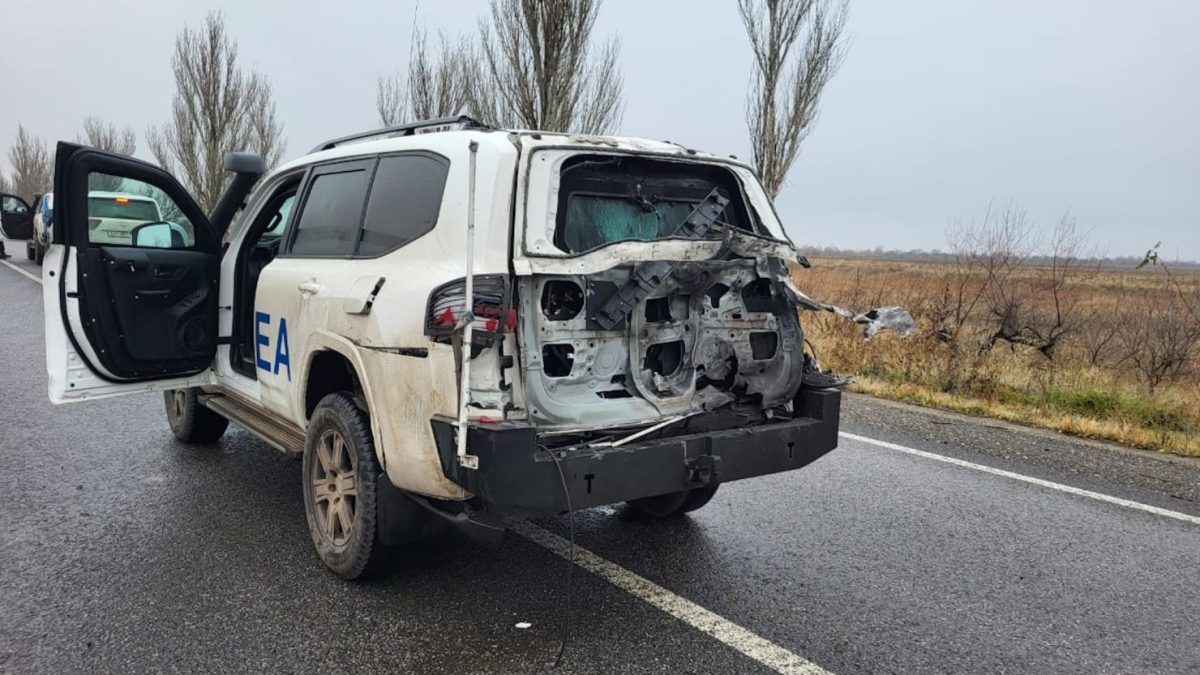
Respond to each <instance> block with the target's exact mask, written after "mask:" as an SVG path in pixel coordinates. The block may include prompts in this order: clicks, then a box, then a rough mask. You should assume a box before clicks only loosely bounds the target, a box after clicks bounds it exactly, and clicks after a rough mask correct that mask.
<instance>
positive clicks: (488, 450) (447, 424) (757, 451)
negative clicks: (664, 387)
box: [432, 389, 841, 515]
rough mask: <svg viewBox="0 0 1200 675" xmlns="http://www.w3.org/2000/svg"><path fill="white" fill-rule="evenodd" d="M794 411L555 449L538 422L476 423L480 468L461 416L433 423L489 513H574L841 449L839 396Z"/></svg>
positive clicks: (806, 398) (446, 466) (811, 398)
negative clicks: (471, 462) (472, 459)
mask: <svg viewBox="0 0 1200 675" xmlns="http://www.w3.org/2000/svg"><path fill="white" fill-rule="evenodd" d="M795 409H796V417H795V418H792V419H787V420H780V421H769V422H765V423H760V424H756V425H753V426H745V427H738V428H732V429H724V430H721V431H706V432H702V433H687V434H683V435H678V436H668V437H665V438H656V439H653V440H636V441H633V442H631V443H628V444H626V445H622V446H619V447H616V448H605V447H599V448H592V447H585V446H575V447H568V448H558V449H555V450H553V451H549V450H545V449H543V446H544V445H545V443H539V439H538V434H537V429H536V428H534V427H531V426H527V425H521V424H514V423H503V424H478V425H473V426H471V428H470V430H469V432H468V433H469V436H468V437H467V447H468V449H469V452H470V453H471V454H473V455H475V456H476V457H478V458H479V468H478V469H474V470H473V469H467V468H465V467H462V466H459V464H458V462H457V457H456V455H455V433H456V430H455V426H454V424H453V422H451V421H448V420H441V419H434V420H432V424H433V433H434V437H435V439H436V440H437V445H438V453H439V454H440V456H441V461H442V471H443V472H444V473H445V475H446V477H447V478H449V479H450V480H451V481H453V482H454V483H456V484H458V485H460V486H462V487H463V488H465V489H467V490H469V491H470V492H472V493H473V494H475V496H476V497H478V498H479V499H480V500H481V501H482V502H483V503H484V504H485V505H486V506H487V507H488V508H489V510H492V511H495V512H498V513H506V514H513V515H535V514H545V513H561V512H564V511H567V510H568V506H567V505H568V503H569V504H570V509H572V510H575V509H584V508H589V507H592V506H601V505H603V504H613V503H616V502H622V501H626V500H629V499H637V498H639V497H651V496H654V495H661V494H667V493H670V492H678V491H680V490H686V489H689V488H695V487H702V486H705V485H711V484H713V483H717V482H720V483H725V482H729V481H733V480H738V479H741V478H750V477H753V476H762V475H765V474H770V473H777V472H779V471H788V470H790V469H799V468H800V467H802V466H804V465H806V464H808V463H810V462H812V461H813V460H815V459H817V458H818V457H820V456H821V455H824V454H825V453H827V452H829V451H830V450H833V449H834V448H835V447H837V439H838V436H837V431H838V417H839V414H840V409H841V393H840V392H838V391H837V390H833V389H829V390H803V391H801V392H800V394H799V395H798V396H797V397H796V406H795ZM551 452H553V453H554V456H551V454H550V453H551ZM556 458H557V460H558V462H557V464H558V466H556V465H555V459H556ZM559 467H561V469H562V476H561V478H560V476H559ZM564 483H565V485H564ZM568 496H569V500H568Z"/></svg>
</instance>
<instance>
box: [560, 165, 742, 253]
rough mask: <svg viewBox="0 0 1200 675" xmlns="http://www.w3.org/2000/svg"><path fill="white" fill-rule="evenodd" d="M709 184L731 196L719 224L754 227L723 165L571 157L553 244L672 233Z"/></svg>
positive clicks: (576, 245) (587, 245)
mask: <svg viewBox="0 0 1200 675" xmlns="http://www.w3.org/2000/svg"><path fill="white" fill-rule="evenodd" d="M713 189H716V190H717V191H718V192H719V193H720V194H721V196H723V197H725V198H726V199H728V200H729V206H727V207H726V209H725V212H724V213H722V214H721V220H720V223H721V224H723V225H728V226H731V227H736V228H739V229H742V230H747V231H750V232H755V231H757V229H758V228H757V227H756V225H755V224H754V223H753V221H752V220H751V217H750V215H749V214H750V212H749V211H748V209H747V206H746V203H745V200H744V199H743V197H742V193H741V189H740V186H739V184H738V182H737V178H736V177H735V176H734V175H733V174H732V173H731V172H729V171H728V170H726V169H724V168H722V167H719V166H714V165H710V164H701V163H694V162H693V163H689V162H672V161H666V160H658V159H648V158H644V157H620V156H611V155H609V156H606V155H583V156H580V157H574V158H572V159H570V160H568V161H567V162H565V163H564V164H563V168H562V173H561V180H560V183H559V194H558V204H559V207H558V222H557V223H556V227H555V236H554V238H555V244H556V245H557V246H558V247H559V248H560V249H563V250H565V251H567V252H569V253H582V252H584V251H590V250H593V249H596V248H599V247H601V246H606V245H608V244H612V243H614V242H618V241H630V240H633V241H653V240H655V239H663V238H666V237H671V236H673V235H674V234H675V232H676V230H678V229H679V226H680V225H682V224H683V221H684V220H686V219H687V217H688V214H690V213H691V212H692V209H694V208H695V207H696V205H698V204H699V203H700V202H701V201H703V200H704V197H705V196H707V195H708V193H710V192H711V191H712V190H713ZM714 236H718V235H714Z"/></svg>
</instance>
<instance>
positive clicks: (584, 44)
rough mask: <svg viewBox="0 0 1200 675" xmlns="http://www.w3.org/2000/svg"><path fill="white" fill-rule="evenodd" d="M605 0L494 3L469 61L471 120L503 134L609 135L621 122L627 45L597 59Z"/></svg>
mask: <svg viewBox="0 0 1200 675" xmlns="http://www.w3.org/2000/svg"><path fill="white" fill-rule="evenodd" d="M600 4H601V2H600V0H492V2H491V15H490V19H491V20H490V22H488V21H486V20H482V21H480V26H479V47H478V50H477V53H474V54H472V55H470V56H469V57H467V65H468V66H469V68H470V72H469V77H468V79H467V82H468V90H467V100H468V107H469V109H470V111H471V114H472V115H474V116H476V117H478V118H479V119H480V120H481V121H483V122H486V123H488V124H491V125H493V126H500V127H513V128H526V129H544V130H547V131H571V132H579V133H589V134H603V133H609V132H611V131H613V130H614V129H615V128H616V126H617V124H618V123H619V122H620V119H621V112H622V96H623V93H622V92H623V88H624V84H623V82H622V78H621V73H620V71H619V70H618V68H617V59H618V57H619V56H620V51H621V48H620V44H619V43H618V42H617V40H615V39H613V40H609V41H608V42H606V43H604V44H603V45H602V46H601V47H600V48H599V50H598V51H596V52H595V53H594V52H593V49H592V43H591V35H592V29H593V28H594V27H595V23H596V16H597V13H598V12H599V9H600Z"/></svg>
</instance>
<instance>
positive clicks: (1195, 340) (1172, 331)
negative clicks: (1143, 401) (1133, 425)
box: [1117, 275, 1200, 392]
mask: <svg viewBox="0 0 1200 675" xmlns="http://www.w3.org/2000/svg"><path fill="white" fill-rule="evenodd" d="M1194 296H1195V297H1194V298H1192V299H1189V298H1188V297H1187V296H1186V294H1184V293H1180V292H1176V289H1175V288H1174V287H1173V285H1172V280H1171V279H1170V278H1167V277H1166V276H1165V275H1164V279H1163V285H1162V291H1161V293H1159V294H1158V297H1157V298H1156V299H1148V300H1147V301H1145V302H1128V303H1123V304H1122V305H1121V306H1120V308H1119V309H1118V312H1119V314H1120V316H1121V319H1122V320H1121V324H1122V327H1123V329H1122V331H1121V332H1120V333H1119V335H1118V337H1117V340H1118V341H1119V343H1120V345H1121V347H1122V351H1123V352H1124V358H1125V359H1127V360H1128V362H1129V363H1130V364H1131V365H1132V366H1133V370H1134V372H1135V373H1137V375H1138V376H1139V377H1140V378H1141V379H1142V381H1143V382H1145V383H1146V385H1147V387H1149V389H1150V391H1151V392H1153V391H1154V390H1155V389H1157V388H1158V387H1159V386H1160V385H1161V384H1163V383H1164V382H1169V381H1173V380H1177V379H1180V378H1181V377H1183V376H1184V375H1186V374H1188V373H1189V369H1190V368H1191V367H1192V365H1193V364H1194V363H1195V361H1196V359H1197V358H1200V322H1197V321H1196V320H1195V319H1194V317H1193V316H1191V306H1192V305H1193V304H1194V303H1195V301H1197V300H1200V290H1196V291H1194Z"/></svg>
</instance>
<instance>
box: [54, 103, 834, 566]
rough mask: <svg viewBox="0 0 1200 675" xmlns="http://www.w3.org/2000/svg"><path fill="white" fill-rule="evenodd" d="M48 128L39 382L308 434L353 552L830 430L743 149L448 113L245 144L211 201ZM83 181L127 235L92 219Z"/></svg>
mask: <svg viewBox="0 0 1200 675" xmlns="http://www.w3.org/2000/svg"><path fill="white" fill-rule="evenodd" d="M57 153H58V154H57V158H56V160H57V161H56V165H55V183H54V194H55V212H54V213H53V221H54V223H53V225H54V226H53V228H52V231H53V237H54V238H53V242H52V245H51V246H50V248H49V250H48V251H47V252H46V257H45V263H46V264H45V265H44V268H43V274H44V280H45V282H46V283H45V285H44V286H45V309H46V312H45V317H46V340H47V350H46V358H47V367H48V371H49V384H50V396H51V399H52V400H54V401H55V402H65V401H76V400H84V399H92V398H99V397H104V396H111V395H119V394H124V393H135V392H146V391H162V392H163V396H164V400H165V403H166V408H167V417H168V421H169V423H170V426H171V429H172V431H173V432H174V433H175V435H176V437H177V438H179V439H180V440H181V441H184V442H187V443H197V444H206V443H213V442H215V441H216V440H217V439H218V438H219V437H220V436H221V434H222V433H223V432H224V431H225V429H226V426H227V425H228V422H229V421H233V422H235V423H237V424H238V425H239V426H241V427H243V428H244V429H246V430H247V431H249V432H251V433H253V434H255V435H257V436H259V437H261V438H262V439H264V440H265V441H266V442H268V443H270V444H271V445H273V446H275V447H276V448H278V449H280V450H283V451H285V452H289V453H296V454H298V455H301V456H302V458H303V459H302V461H303V471H302V474H303V479H304V483H303V493H304V504H305V510H306V514H307V518H308V523H309V528H310V530H311V534H312V538H313V542H314V544H315V546H316V549H317V552H318V554H319V555H320V557H321V559H322V560H323V562H324V563H325V564H326V565H328V566H329V567H330V568H331V569H332V570H333V571H335V572H336V573H338V574H340V575H342V576H343V577H346V578H351V579H353V578H358V577H360V576H362V575H364V574H367V573H369V572H371V571H372V570H375V569H378V568H379V563H380V561H381V560H382V559H383V554H384V552H385V550H386V549H387V548H389V547H390V546H394V545H398V544H402V543H405V542H410V541H413V540H415V539H418V538H420V537H423V536H426V535H428V534H429V533H431V532H433V531H435V530H437V529H439V528H441V527H444V526H446V525H453V526H457V527H460V528H462V529H463V530H465V531H467V532H468V533H471V534H473V535H477V536H480V537H484V538H493V537H495V536H498V535H500V534H502V533H503V530H504V521H503V518H504V517H505V516H535V515H544V514H555V513H563V512H567V511H572V510H578V509H584V508H589V507H593V506H599V505H603V504H613V503H618V502H627V503H628V504H629V507H630V508H632V509H634V510H636V511H637V512H639V513H641V514H645V515H646V516H648V517H657V518H666V517H673V516H678V515H680V514H683V513H686V512H688V511H692V510H694V509H697V508H700V507H701V506H703V505H704V504H705V503H707V502H708V501H709V500H710V499H711V498H712V496H713V494H714V493H715V492H716V490H717V488H718V486H719V485H720V484H721V483H724V482H729V481H733V480H739V479H743V478H750V477H753V476H761V475H766V474H771V473H776V472H780V471H787V470H791V469H797V468H800V467H803V466H804V465H806V464H808V463H810V462H812V461H813V460H815V459H817V458H818V457H820V456H821V455H823V454H825V453H827V452H829V451H830V450H832V449H833V448H834V447H836V445H837V439H838V434H837V431H838V416H839V405H840V393H839V391H838V390H837V385H839V384H841V382H840V381H838V380H835V379H832V378H829V377H823V376H822V375H821V374H820V373H819V371H818V370H817V369H816V368H815V366H814V363H813V361H812V359H810V358H809V357H808V355H806V354H805V351H804V335H803V331H802V328H801V325H800V321H799V312H798V309H800V308H809V309H818V308H820V309H827V308H826V307H822V306H819V305H815V303H813V302H812V301H811V300H809V299H808V298H807V297H806V296H804V295H803V294H802V293H800V292H799V291H798V290H796V288H795V286H794V285H793V283H792V280H791V277H790V271H789V264H793V265H794V264H795V263H796V262H797V261H802V258H800V257H799V256H797V254H796V251H795V248H794V247H793V245H792V244H791V242H790V241H789V240H788V238H787V236H786V234H785V233H784V230H783V227H782V225H781V224H780V222H779V219H778V217H777V216H776V214H775V211H774V209H773V207H772V205H771V202H770V200H769V198H768V197H767V195H766V193H765V192H764V191H763V189H762V187H761V186H760V184H759V181H758V179H757V177H756V176H755V174H754V172H753V171H752V170H751V169H750V168H749V167H747V166H746V165H744V164H743V163H741V162H738V161H737V160H735V159H732V158H725V157H717V156H714V155H708V154H705V153H700V152H696V151H693V150H690V149H687V148H684V147H681V146H679V145H675V144H671V143H665V142H655V141H646V140H638V139H629V138H611V137H596V136H579V135H570V134H557V133H548V132H537V131H508V130H496V129H489V128H486V127H484V126H483V125H480V124H479V123H477V122H475V121H474V120H471V119H470V118H466V117H460V118H449V119H443V120H432V121H428V122H422V123H418V124H412V125H406V126H402V127H394V128H389V129H383V130H379V131H375V132H371V133H367V134H360V135H357V136H351V137H347V138H342V139H337V140H334V141H330V142H327V143H323V144H321V145H320V146H318V147H317V148H315V149H314V150H313V151H312V152H311V153H309V154H308V155H305V156H304V157H302V158H300V159H298V160H295V161H293V162H290V163H288V164H286V165H284V166H282V167H279V168H278V169H275V170H273V171H272V172H270V173H269V174H267V175H265V176H264V175H263V174H264V170H263V166H262V162H261V160H260V159H258V158H257V157H255V156H252V155H244V154H234V155H231V156H230V157H229V158H228V160H227V167H228V168H229V170H230V171H231V172H232V173H233V178H232V180H231V182H230V186H229V188H228V189H227V190H226V192H225V194H224V195H223V196H222V198H221V200H220V202H219V203H218V204H217V205H216V206H215V207H214V208H213V209H212V211H211V212H210V213H208V214H205V213H204V212H203V210H202V209H200V207H198V206H197V205H196V203H195V202H194V201H193V199H192V197H191V196H190V195H189V194H188V193H187V191H186V190H185V189H184V188H183V187H182V186H181V185H180V184H179V183H178V182H177V181H176V180H175V178H173V177H172V176H171V175H169V174H167V173H166V172H164V171H163V170H161V169H159V168H158V167H155V166H153V165H150V164H147V163H144V162H141V161H138V160H134V159H131V158H129V157H122V156H117V155H112V154H108V153H104V152H101V151H99V150H95V149H91V148H86V147H80V146H78V145H73V144H69V143H60V144H59V146H58V151H57ZM98 186H99V187H103V188H104V189H105V190H109V191H111V192H99V193H98V192H96V188H97V187H98ZM89 190H91V191H92V194H93V198H92V199H89V198H88V195H89ZM95 194H102V195H103V194H113V195H117V196H115V197H113V198H112V200H111V201H112V203H108V202H107V201H105V199H103V198H102V199H97V198H95V197H94V195H95ZM121 195H141V196H144V197H146V198H149V199H152V200H154V201H155V202H156V203H157V205H158V209H157V214H156V215H154V216H153V218H150V217H148V216H145V215H141V216H139V215H138V212H135V211H134V210H133V209H130V208H129V205H130V204H133V203H134V201H136V200H131V199H129V198H126V197H121ZM121 199H124V201H120V200H121ZM96 209H102V210H103V211H104V222H119V223H125V225H124V226H123V227H125V230H123V231H128V232H129V241H128V242H127V243H126V242H125V241H123V240H121V241H117V242H114V241H113V240H111V239H104V238H100V237H98V236H97V235H96V234H95V232H97V231H98V229H97V226H96V223H97V222H99V221H100V220H101V218H99V217H97V215H96V214H94V213H92V211H95V210H96ZM147 211H148V210H147V209H142V210H141V212H143V213H145V212H147ZM149 211H153V209H150V210H149ZM122 219H124V220H122ZM125 221H129V222H125ZM468 298H469V299H470V300H469V301H468Z"/></svg>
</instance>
